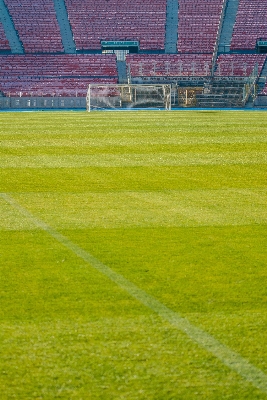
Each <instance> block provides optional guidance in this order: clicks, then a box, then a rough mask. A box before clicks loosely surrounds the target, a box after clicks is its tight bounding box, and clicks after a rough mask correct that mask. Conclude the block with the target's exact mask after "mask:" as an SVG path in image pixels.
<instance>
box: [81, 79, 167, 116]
mask: <svg viewBox="0 0 267 400" xmlns="http://www.w3.org/2000/svg"><path fill="white" fill-rule="evenodd" d="M86 109H87V111H89V112H90V111H93V110H123V109H128V110H129V109H144V110H145V109H154V110H155V109H158V110H162V109H164V110H171V85H170V84H155V85H152V84H151V85H144V84H136V85H135V84H99V83H95V84H90V85H89V87H88V91H87V96H86Z"/></svg>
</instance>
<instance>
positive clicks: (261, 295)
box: [0, 111, 267, 400]
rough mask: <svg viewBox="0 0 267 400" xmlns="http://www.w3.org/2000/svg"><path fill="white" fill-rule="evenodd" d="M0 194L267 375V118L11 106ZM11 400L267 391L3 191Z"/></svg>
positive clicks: (5, 357) (243, 395)
mask: <svg viewBox="0 0 267 400" xmlns="http://www.w3.org/2000/svg"><path fill="white" fill-rule="evenodd" d="M0 122H1V125H0V193H7V194H8V195H9V196H11V198H12V199H14V201H15V202H17V203H18V204H19V206H20V207H21V209H23V210H27V211H28V212H30V213H31V214H32V215H33V216H34V218H36V219H40V220H42V221H43V222H45V223H46V224H48V225H49V226H50V227H51V228H52V229H54V230H56V231H57V232H59V233H61V234H63V235H64V236H65V237H67V238H68V239H69V240H70V241H71V242H73V243H75V244H77V245H78V246H80V248H82V249H84V250H86V251H87V252H88V253H90V254H91V255H93V256H94V257H95V258H97V259H98V260H100V261H101V262H102V263H104V264H105V265H107V266H108V267H110V268H111V269H112V270H113V271H115V272H117V273H119V274H121V275H123V276H124V277H125V278H127V279H128V280H129V281H130V282H132V283H134V284H135V285H136V286H137V287H139V288H140V289H142V290H144V291H145V292H146V293H147V294H149V295H151V296H153V297H154V298H155V299H157V300H159V301H160V302H161V303H162V304H164V305H165V306H167V307H168V308H169V309H171V310H173V311H175V312H177V313H179V314H180V315H182V316H184V317H186V318H187V319H188V320H189V321H190V322H191V323H192V324H193V325H195V326H197V327H199V328H201V329H203V330H204V331H205V332H207V333H209V334H211V335H212V336H213V337H214V338H216V339H218V340H219V341H220V342H221V343H223V344H224V345H226V346H227V347H229V348H230V349H232V350H233V351H235V352H237V353H238V354H240V355H241V356H242V357H244V358H245V359H246V360H248V362H250V363H251V364H253V365H254V366H256V367H258V368H259V369H261V371H263V372H264V373H265V374H267V336H266V330H267V313H266V308H267V286H266V275H267V272H266V261H267V250H266V249H267V231H266V223H267V212H266V209H267V207H266V192H267V187H266V176H267V169H266V161H267V157H266V150H267V136H266V131H267V114H266V113H263V112H231V111H227V112H226V111H225V112H215V111H214V112H197V111H192V112H189V111H186V112H175V111H173V112H171V113H168V112H129V113H128V112H124V113H119V112H107V113H104V112H101V113H100V112H99V113H98V112H95V113H90V114H89V113H81V112H69V113H66V112H62V113H56V112H53V113H48V112H39V113H38V112H35V113H2V114H0ZM0 215H1V219H0V257H1V266H0V274H1V275H0V300H1V308H0V320H1V331H0V340H1V346H0V360H1V362H0V393H1V399H3V400H5V399H11V398H14V399H75V400H76V399H77V400H78V399H105V400H106V399H129V400H135V399H136V400H137V399H138V400H139V399H159V400H161V399H162V400H168V399H175V400H176V399H194V398H197V399H234V400H236V399H251V400H254V399H266V398H267V390H266V391H264V390H260V389H259V388H256V387H255V385H253V383H251V382H248V381H247V380H246V379H244V378H242V377H241V376H240V375H239V374H238V373H236V372H234V371H233V370H232V369H231V368H228V367H227V366H226V365H224V364H223V363H222V362H221V361H219V360H218V359H217V358H216V357H215V356H214V355H212V354H211V353H209V352H208V351H207V350H205V349H203V348H201V347H200V346H199V345H198V344H197V343H195V342H194V341H193V340H191V339H190V338H189V337H188V336H187V335H186V334H185V333H184V332H182V331H180V330H179V329H177V328H176V327H175V326H173V325H172V324H170V323H169V322H167V321H166V320H164V319H162V318H161V317H160V316H159V315H157V314H156V313H155V312H154V311H153V310H151V309H149V308H147V307H146V306H145V305H143V304H142V303H141V302H140V301H138V300H136V299H134V298H133V297H131V296H130V294H129V293H127V291H126V290H123V289H122V288H120V287H119V286H117V285H116V284H115V283H114V282H112V281H111V280H110V279H109V278H108V277H106V276H105V275H103V274H101V273H100V272H99V271H97V270H95V269H94V268H93V267H92V266H91V265H90V264H89V263H87V262H85V261H84V260H83V259H81V258H79V257H78V256H77V255H76V254H74V252H73V251H71V250H70V249H67V248H66V247H64V246H63V245H62V244H61V243H59V242H58V241H57V240H56V239H55V238H53V237H52V236H51V235H50V234H49V232H48V231H44V230H42V229H39V228H38V227H37V226H36V223H35V221H34V220H32V219H30V218H29V217H28V216H27V215H26V214H25V213H23V212H21V210H19V209H18V208H15V207H14V206H12V205H11V204H10V203H8V202H7V201H6V198H5V196H2V197H1V196H0Z"/></svg>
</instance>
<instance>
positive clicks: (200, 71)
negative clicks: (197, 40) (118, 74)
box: [126, 54, 212, 77]
mask: <svg viewBox="0 0 267 400" xmlns="http://www.w3.org/2000/svg"><path fill="white" fill-rule="evenodd" d="M211 62H212V55H211V54H151V55H141V54H138V55H137V54H130V55H128V56H127V57H126V63H127V66H128V70H130V74H131V76H132V77H137V76H143V77H149V76H208V75H210V70H211Z"/></svg>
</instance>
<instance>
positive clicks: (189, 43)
mask: <svg viewBox="0 0 267 400" xmlns="http://www.w3.org/2000/svg"><path fill="white" fill-rule="evenodd" d="M222 9H223V0H198V1H196V0H179V15H178V21H179V23H178V27H179V30H178V51H179V52H182V53H213V52H214V49H215V45H216V39H217V36H218V30H219V24H220V19H221V15H222Z"/></svg>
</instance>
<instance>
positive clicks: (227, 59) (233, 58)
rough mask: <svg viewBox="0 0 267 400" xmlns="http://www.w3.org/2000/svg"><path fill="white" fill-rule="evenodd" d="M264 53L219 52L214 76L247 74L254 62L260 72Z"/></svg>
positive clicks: (264, 56) (250, 71)
mask: <svg viewBox="0 0 267 400" xmlns="http://www.w3.org/2000/svg"><path fill="white" fill-rule="evenodd" d="M265 59H266V54H221V55H220V56H219V57H218V59H217V62H216V64H217V68H216V71H215V75H216V76H249V75H250V74H251V73H252V71H253V68H254V67H255V65H256V63H257V64H258V74H260V72H261V70H262V67H263V64H264V62H265Z"/></svg>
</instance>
